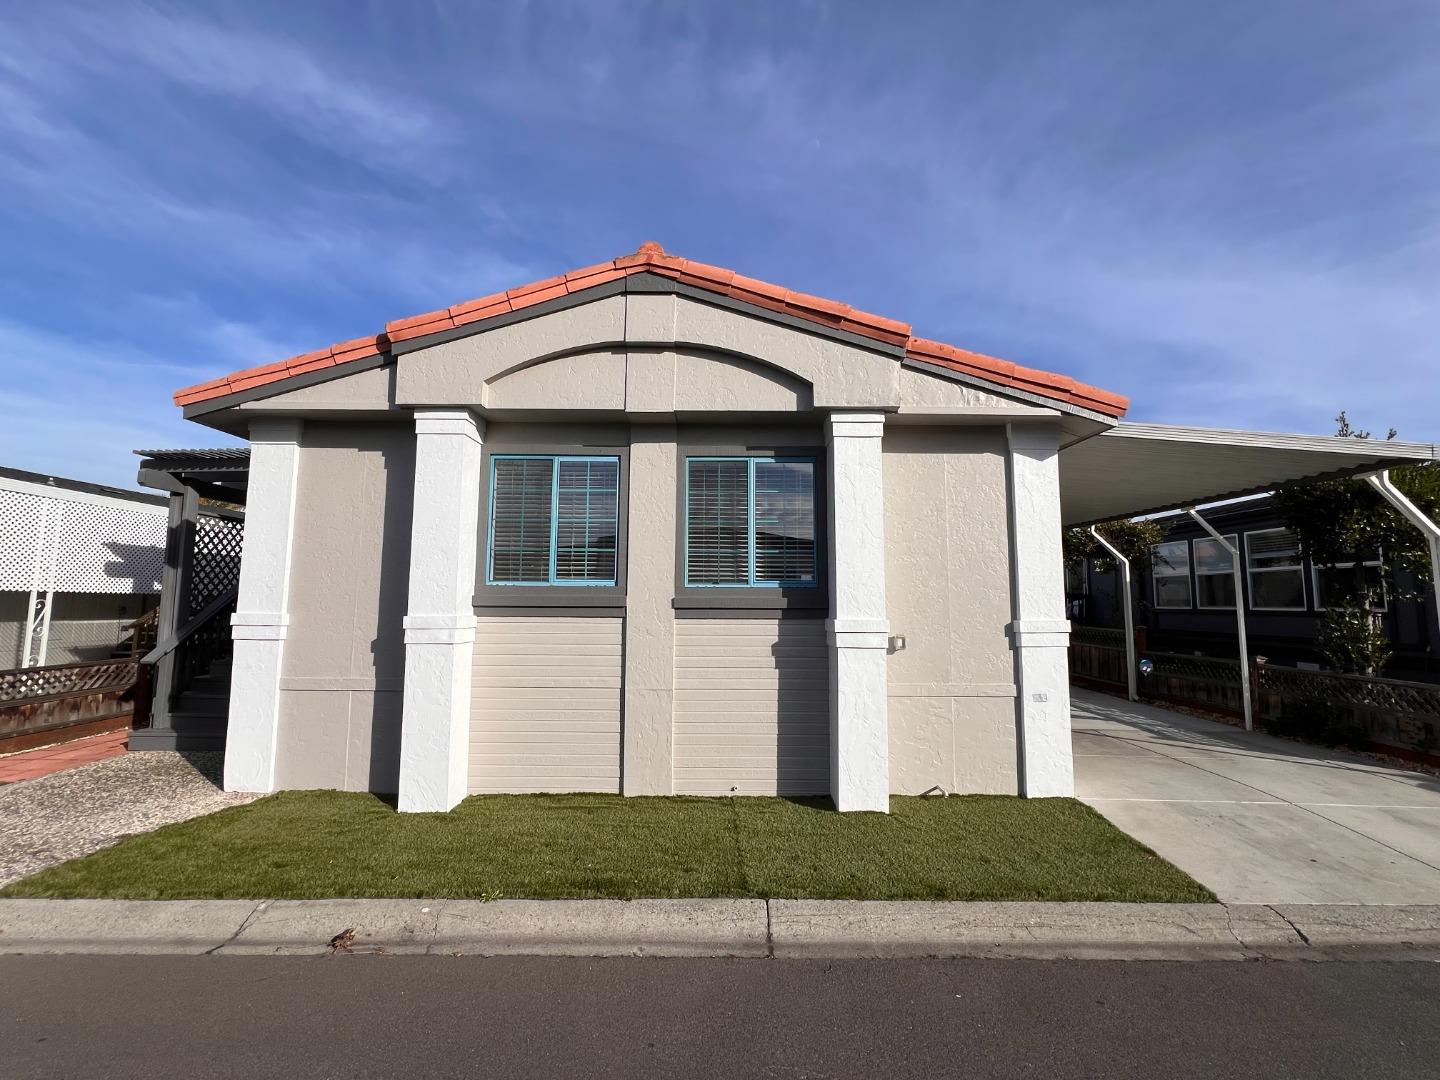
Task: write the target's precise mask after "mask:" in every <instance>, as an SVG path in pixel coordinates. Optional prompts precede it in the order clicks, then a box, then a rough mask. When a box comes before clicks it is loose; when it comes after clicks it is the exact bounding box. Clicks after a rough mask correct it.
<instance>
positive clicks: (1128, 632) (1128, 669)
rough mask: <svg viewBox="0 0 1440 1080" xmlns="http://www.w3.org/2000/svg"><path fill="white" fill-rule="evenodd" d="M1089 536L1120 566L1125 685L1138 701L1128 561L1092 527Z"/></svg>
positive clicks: (1133, 616)
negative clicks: (1123, 620)
mask: <svg viewBox="0 0 1440 1080" xmlns="http://www.w3.org/2000/svg"><path fill="white" fill-rule="evenodd" d="M1090 535H1091V536H1093V537H1094V538H1095V542H1096V543H1097V544H1099V545H1100V546H1101V547H1102V548H1104V549H1105V550H1106V551H1108V552H1109V553H1110V557H1111V558H1112V559H1114V560H1115V561H1116V562H1117V563H1118V564H1119V565H1120V591H1121V593H1122V595H1123V596H1124V597H1125V602H1124V603H1123V604H1122V605H1121V607H1120V610H1121V611H1123V612H1124V613H1125V685H1126V687H1127V688H1128V690H1129V694H1130V700H1131V701H1139V700H1140V696H1139V695H1138V694H1137V693H1135V594H1134V593H1133V592H1131V591H1130V560H1129V559H1127V558H1126V557H1125V556H1124V555H1121V554H1120V552H1119V551H1118V550H1116V548H1115V545H1114V544H1112V543H1110V541H1109V540H1106V539H1105V537H1103V536H1101V535H1100V532H1099V530H1098V529H1096V528H1095V526H1094V525H1091V526H1090Z"/></svg>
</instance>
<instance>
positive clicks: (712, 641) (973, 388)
mask: <svg viewBox="0 0 1440 1080" xmlns="http://www.w3.org/2000/svg"><path fill="white" fill-rule="evenodd" d="M176 401H177V403H178V404H180V405H181V406H183V407H184V410H185V415H186V416H187V417H189V418H191V419H193V420H195V421H197V422H199V423H202V424H205V425H208V426H209V427H212V428H215V429H217V430H220V431H224V432H229V433H232V434H235V435H240V436H243V437H248V439H249V441H250V456H249V461H248V478H247V481H246V483H247V488H248V490H247V493H246V497H245V505H246V532H245V538H244V557H243V560H242V564H241V569H240V581H239V592H238V601H237V610H236V612H235V614H234V616H233V634H234V658H233V683H232V685H231V691H230V698H229V715H228V725H227V728H226V732H227V734H226V739H227V742H226V762H225V782H226V786H227V787H229V788H231V789H242V790H254V791H271V790H276V789H278V788H301V787H329V788H347V789H362V790H363V789H369V790H374V791H388V792H398V795H399V806H400V808H401V809H402V810H444V809H447V808H449V807H451V806H453V805H455V803H457V802H458V801H459V800H460V799H461V798H463V797H464V796H465V795H466V794H467V793H471V792H520V791H619V792H623V793H625V794H627V795H641V794H657V795H666V794H672V793H677V794H678V793H694V794H707V795H716V794H729V793H740V794H776V793H779V794H793V795H814V794H825V793H828V794H829V795H830V796H831V797H832V798H833V799H834V801H835V803H836V805H837V806H838V807H839V808H840V809H841V810H866V809H868V810H884V809H886V808H887V806H888V796H889V795H890V794H891V793H892V792H896V793H906V794H915V793H920V792H925V791H928V790H932V789H941V790H944V791H950V792H957V791H965V792H997V793H1004V794H1024V795H1031V796H1034V795H1068V794H1071V793H1072V792H1073V775H1072V769H1071V761H1070V716H1069V691H1068V673H1067V665H1066V648H1065V647H1066V642H1067V640H1068V632H1069V624H1068V622H1067V621H1066V611H1065V605H1064V580H1063V572H1062V564H1061V544H1060V539H1061V526H1062V522H1064V521H1069V522H1075V523H1079V522H1083V521H1091V520H1100V519H1105V518H1109V517H1114V516H1116V515H1117V514H1119V513H1123V512H1127V511H1131V510H1134V511H1137V512H1138V511H1139V510H1141V509H1148V508H1154V507H1155V506H1157V504H1158V505H1164V506H1175V505H1181V500H1189V501H1205V500H1204V499H1203V498H1200V497H1202V496H1206V495H1209V496H1211V497H1213V496H1214V495H1215V493H1216V492H1217V491H1219V492H1234V491H1238V490H1242V489H1243V490H1263V488H1264V487H1268V486H1274V484H1275V483H1277V482H1284V481H1286V480H1288V479H1292V478H1295V477H1298V476H1306V475H1314V474H1318V473H1320V472H1324V471H1335V470H1337V469H1347V470H1351V471H1354V470H1359V469H1372V470H1373V469H1378V468H1383V467H1384V466H1385V465H1386V464H1387V463H1389V462H1392V461H1395V462H1404V461H1414V460H1429V459H1431V458H1433V456H1434V448H1433V447H1429V446H1417V445H1415V444H1395V443H1386V444H1380V443H1378V442H1377V443H1376V444H1374V445H1367V446H1353V445H1343V444H1355V443H1358V442H1359V440H1334V439H1330V440H1313V439H1302V438H1300V437H1294V436H1260V435H1257V434H1255V433H1250V434H1249V436H1247V441H1246V443H1245V445H1244V446H1230V445H1225V446H1220V445H1218V444H1219V442H1224V441H1226V440H1217V438H1216V436H1215V433H1205V432H1198V431H1197V430H1196V429H1181V428H1160V427H1156V426H1142V425H1130V426H1118V427H1117V421H1118V418H1119V417H1120V416H1121V415H1122V414H1123V413H1124V411H1125V407H1126V401H1125V399H1124V398H1123V397H1121V396H1119V395H1117V394H1113V393H1110V392H1107V391H1104V390H1099V389H1096V388H1093V387H1089V386H1085V385H1083V384H1080V383H1078V382H1076V381H1075V380H1073V379H1070V378H1067V377H1065V376H1062V375H1052V374H1049V373H1046V372H1042V371H1035V370H1032V369H1028V368H1024V367H1020V366H1017V365H1015V364H1012V363H1008V362H1006V361H1003V360H997V359H995V358H993V357H987V356H982V355H979V354H976V353H971V352H967V351H965V350H962V349H957V348H954V347H952V346H949V345H945V344H942V343H939V342H935V341H929V340H925V339H922V338H918V337H915V336H913V335H912V334H911V332H910V327H909V326H908V325H906V324H904V323H901V322H897V321H895V320H892V319H888V318H884V317H880V316H876V315H870V314H867V313H864V312H860V311H856V310H854V309H852V308H850V307H849V306H848V305H844V304H839V303H836V302H834V301H830V300H825V299H822V298H819V297H814V296H809V295H806V294H803V293H798V292H794V291H791V290H787V289H784V288H780V287H778V286H774V285H770V284H767V283H765V282H761V281H757V280H755V279H752V278H746V277H743V276H741V275H738V274H735V273H733V272H732V271H729V270H723V269H720V268H717V267H713V266H707V265H705V264H702V263H696V262H693V261H687V260H685V259H680V258H676V257H673V256H670V255H667V254H666V253H664V252H663V251H662V250H661V249H660V248H659V247H658V246H656V245H645V246H643V247H642V248H641V249H640V250H639V251H638V252H636V253H635V254H634V255H629V256H625V257H622V258H620V259H616V260H614V261H613V262H608V263H602V264H600V265H598V266H594V267H590V268H588V269H585V270H581V271H576V272H574V273H570V274H565V275H563V276H558V277H554V278H550V279H548V280H545V281H540V282H536V283H534V284H532V285H528V286H524V287H521V288H517V289H511V290H510V291H508V292H506V293H497V294H495V295H493V296H489V297H485V298H484V299H481V300H476V301H472V302H470V303H465V304H459V305H457V306H455V307H452V308H448V309H443V310H439V311H434V312H430V313H428V314H425V315H420V316H416V317H414V318H408V319H401V320H399V321H396V322H392V323H390V324H388V326H387V327H386V329H385V332H384V333H382V334H379V335H377V336H374V337H365V338H359V339H356V340H353V341H348V342H345V343H343V344H340V345H336V346H333V347H330V348H326V349H321V350H319V351H317V352H313V353H308V354H306V355H303V356H298V357H294V358H292V359H290V360H284V361H280V362H278V363H273V364H267V365H265V366H263V367H259V368H253V369H250V370H247V371H242V372H237V373H235V374H233V375H229V376H226V377H224V378H220V379H215V380H212V381H210V382H207V383H203V384H200V385H198V386H194V387H190V388H188V389H186V390H183V391H180V392H179V393H178V394H177V395H176ZM1222 434H1224V433H1222ZM1230 434H1231V435H1233V434H1234V433H1230ZM1232 441H1233V440H1232ZM1157 447H1159V448H1160V449H1166V448H1168V451H1167V452H1169V456H1166V454H1165V453H1161V452H1160V451H1159V450H1157ZM1062 448H1063V453H1062ZM1177 450H1183V451H1184V453H1185V455H1186V457H1185V460H1184V461H1183V463H1182V464H1183V467H1179V466H1175V467H1170V466H1168V465H1167V464H1166V463H1167V462H1170V461H1172V459H1173V458H1174V453H1173V451H1177ZM1222 451H1223V453H1222ZM1136 455H1140V456H1142V457H1143V459H1144V463H1145V465H1146V467H1145V468H1143V469H1141V468H1137V467H1136V465H1137V458H1136ZM195 460H196V461H197V462H198V461H200V460H201V459H199V458H196V459H195ZM1207 462H1208V464H1206V463H1207ZM1152 466H1153V467H1152ZM156 467H157V468H163V469H166V470H168V469H170V466H168V465H163V464H162V463H158V462H157V464H156ZM176 468H177V469H178V468H179V466H176ZM1067 469H1068V470H1069V471H1068V472H1067ZM168 475H171V476H176V475H178V473H176V472H169V473H168ZM1116 475H1133V476H1134V477H1135V478H1136V481H1137V483H1136V486H1134V487H1127V486H1126V485H1123V484H1117V483H1116V482H1115V481H1114V480H1113V477H1114V476H1116ZM1262 485H1263V486H1262ZM196 734H197V737H198V733H196ZM152 735H153V736H154V739H155V742H154V743H153V744H154V745H161V744H162V740H163V739H165V738H167V737H168V738H171V739H172V740H173V744H175V745H180V744H182V743H183V739H182V738H181V737H180V735H179V734H178V733H172V734H171V735H169V736H167V734H166V731H165V729H164V728H163V725H162V726H161V727H160V728H158V729H157V730H156V731H154V732H152Z"/></svg>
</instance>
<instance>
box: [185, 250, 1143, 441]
mask: <svg viewBox="0 0 1440 1080" xmlns="http://www.w3.org/2000/svg"><path fill="white" fill-rule="evenodd" d="M640 273H651V274H658V275H660V276H661V277H668V278H671V279H672V280H674V281H679V282H682V283H683V284H686V285H694V286H695V287H697V288H700V289H705V290H706V291H708V292H713V293H719V294H720V295H722V296H729V297H732V298H734V299H736V300H743V301H745V302H746V303H748V304H753V305H755V306H756V307H762V308H767V309H769V310H771V311H778V312H783V313H784V314H787V315H793V316H795V317H796V318H800V319H804V320H806V321H808V322H813V323H816V324H818V325H820V326H828V327H831V328H832V329H836V330H845V331H848V332H849V333H852V334H855V335H857V336H859V337H866V338H870V339H871V340H873V341H883V342H885V343H886V344H888V345H898V346H902V347H903V348H904V349H905V352H906V354H907V355H908V356H911V357H913V358H914V359H916V360H922V361H924V362H925V363H928V364H936V365H938V366H941V367H947V368H951V369H952V370H955V371H960V372H964V373H966V374H969V375H974V376H976V377H977V378H981V379H984V380H986V381H988V382H993V383H996V384H998V385H1000V386H1009V387H1014V388H1015V389H1018V390H1025V391H1027V392H1029V393H1031V394H1036V395H1038V396H1040V397H1045V398H1050V399H1052V400H1055V401H1063V402H1067V403H1069V404H1072V405H1076V406H1079V407H1081V408H1084V409H1089V410H1091V411H1093V412H1099V413H1104V414H1105V415H1107V416H1116V417H1118V416H1123V415H1124V414H1125V410H1126V409H1127V408H1128V407H1129V404H1130V402H1129V399H1128V398H1125V397H1123V396H1121V395H1120V394H1112V393H1111V392H1110V391H1108V390H1101V389H1100V388H1099V387H1095V386H1087V385H1085V384H1084V383H1080V382H1076V381H1075V380H1074V379H1071V378H1069V377H1067V376H1065V375H1055V374H1052V373H1051V372H1048V371H1039V370H1036V369H1035V368H1027V367H1021V366H1020V365H1018V364H1012V363H1010V362H1009V361H1008V360H999V359H996V358H995V357H993V356H985V355H983V354H982V353H975V352H969V351H968V350H965V349H958V348H956V347H955V346H953V345H946V344H945V343H943V342H940V341H929V340H927V339H925V338H918V337H915V336H913V335H912V334H911V332H910V324H909V323H903V322H900V321H898V320H896V319H887V318H886V317H885V316H883V315H874V314H872V313H870V312H868V311H860V310H858V309H856V308H852V307H851V306H850V305H849V304H842V303H838V302H837V301H834V300H827V299H825V298H824V297H822V296H811V295H810V294H808V293H802V292H796V291H795V290H794V289H786V288H784V287H782V286H780V285H772V284H770V283H769V282H768V281H760V280H758V279H757V278H751V277H745V276H744V275H743V274H737V273H735V271H733V270H726V269H725V268H724V267H720V266H710V265H708V264H706V263H701V262H696V261H695V260H693V259H682V258H679V257H678V256H675V255H668V254H666V252H665V250H664V249H663V248H662V247H661V246H660V245H659V244H656V243H654V242H650V243H645V244H641V245H640V250H639V251H637V252H635V253H634V254H633V255H622V256H621V257H620V258H618V259H613V260H611V261H610V262H604V263H597V264H596V265H595V266H587V267H585V268H584V269H583V270H573V271H571V272H570V273H568V274H560V275H558V276H556V277H552V278H546V279H545V280H544V281H535V282H531V283H530V284H529V285H521V286H519V287H518V288H514V289H508V290H506V291H505V292H498V293H493V294H491V295H490V296H482V297H480V299H478V300H469V301H466V302H465V303H463V304H456V305H454V306H453V307H448V308H441V309H439V310H438V311H427V312H425V313H424V314H423V315H412V316H410V317H409V318H407V319H396V320H395V321H393V322H389V323H386V324H385V330H384V332H383V333H381V334H377V335H376V336H375V337H366V338H355V339H354V340H352V341H343V342H341V343H339V344H338V345H332V346H330V347H329V348H327V349H320V350H319V351H317V352H311V353H305V354H303V355H301V356H293V357H291V358H290V359H288V360H281V361H278V362H277V363H274V364H265V365H263V366H261V367H253V368H246V369H245V370H244V371H236V372H233V373H232V374H230V375H226V376H224V377H223V378H219V379H212V380H211V381H209V382H203V383H198V384H197V385H195V386H187V387H185V388H184V389H183V390H177V391H176V392H175V404H177V405H193V404H195V403H196V402H200V401H208V400H210V399H212V398H218V397H224V396H226V395H227V394H233V393H236V392H238V391H240V390H248V389H250V388H251V387H255V386H263V385H265V384H266V383H272V382H279V381H280V380H281V379H287V378H289V377H290V376H292V375H300V374H303V373H305V372H307V371H318V370H320V369H322V368H329V367H338V366H340V365H342V364H346V363H349V362H350V361H353V360H363V359H365V358H367V357H371V356H378V355H379V354H381V353H383V352H386V351H387V350H388V349H389V348H390V346H391V345H392V344H394V343H395V342H399V341H406V340H409V339H410V338H417V337H424V336H425V335H427V334H434V333H438V332H439V331H442V330H452V329H454V328H456V327H460V326H467V325H469V324H471V323H477V322H481V321H483V320H485V319H489V318H492V317H494V316H496V315H505V314H508V313H510V312H513V311H522V310H524V309H525V308H527V307H532V306H533V305H535V304H540V303H543V302H545V301H546V300H553V299H555V298H557V297H561V296H568V295H569V294H571V293H577V292H581V291H583V290H585V289H591V288H594V287H595V286H596V285H603V284H605V283H606V282H608V281H618V280H619V279H620V278H625V277H629V276H630V275H632V274H640Z"/></svg>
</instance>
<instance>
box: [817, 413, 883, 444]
mask: <svg viewBox="0 0 1440 1080" xmlns="http://www.w3.org/2000/svg"><path fill="white" fill-rule="evenodd" d="M884 434H885V414H884V413H883V412H878V411H870V412H832V413H829V414H828V415H827V416H826V417H825V438H826V440H827V441H833V440H835V439H878V438H880V437H882V436H883V435H884Z"/></svg>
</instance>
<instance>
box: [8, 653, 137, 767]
mask: <svg viewBox="0 0 1440 1080" xmlns="http://www.w3.org/2000/svg"><path fill="white" fill-rule="evenodd" d="M139 666H140V665H139V663H138V662H137V661H135V660H100V661H97V662H94V663H88V664H48V665H46V666H44V667H32V668H17V669H15V670H11V671H0V752H3V751H9V750H22V749H25V748H26V746H27V745H31V744H35V743H37V742H38V741H48V742H54V741H59V740H61V739H62V738H63V737H65V735H66V733H67V732H69V731H71V730H73V731H74V732H75V733H76V735H77V736H78V735H79V734H93V733H96V732H98V731H100V730H108V729H110V728H115V727H124V726H126V725H128V724H129V722H130V716H131V714H132V711H133V702H132V696H133V694H132V691H133V688H134V686H135V681H136V677H137V675H138V672H139Z"/></svg>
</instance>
